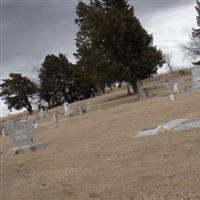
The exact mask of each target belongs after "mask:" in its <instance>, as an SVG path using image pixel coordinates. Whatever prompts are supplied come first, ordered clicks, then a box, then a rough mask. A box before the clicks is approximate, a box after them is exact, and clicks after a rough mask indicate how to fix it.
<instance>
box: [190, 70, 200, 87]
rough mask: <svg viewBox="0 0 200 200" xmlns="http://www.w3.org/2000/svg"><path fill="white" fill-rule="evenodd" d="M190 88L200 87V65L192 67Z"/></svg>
mask: <svg viewBox="0 0 200 200" xmlns="http://www.w3.org/2000/svg"><path fill="white" fill-rule="evenodd" d="M192 88H193V89H200V67H198V68H195V69H192Z"/></svg>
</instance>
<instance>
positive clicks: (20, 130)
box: [11, 120, 35, 147]
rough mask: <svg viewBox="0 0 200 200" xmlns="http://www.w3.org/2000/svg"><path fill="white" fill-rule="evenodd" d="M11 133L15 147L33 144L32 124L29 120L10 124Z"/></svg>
mask: <svg viewBox="0 0 200 200" xmlns="http://www.w3.org/2000/svg"><path fill="white" fill-rule="evenodd" d="M11 135H12V138H13V142H14V144H15V146H16V147H25V146H33V145H34V143H35V138H34V126H33V124H32V122H31V121H27V120H23V121H16V122H13V123H12V124H11Z"/></svg>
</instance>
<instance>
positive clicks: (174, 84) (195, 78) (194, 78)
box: [167, 67, 200, 100]
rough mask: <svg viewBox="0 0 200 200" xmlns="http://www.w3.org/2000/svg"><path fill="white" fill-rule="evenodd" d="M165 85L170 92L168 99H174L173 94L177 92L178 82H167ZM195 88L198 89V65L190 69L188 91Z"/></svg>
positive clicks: (199, 68) (199, 72)
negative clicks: (190, 77)
mask: <svg viewBox="0 0 200 200" xmlns="http://www.w3.org/2000/svg"><path fill="white" fill-rule="evenodd" d="M167 87H168V90H169V92H170V100H174V99H175V94H177V93H179V88H178V83H177V82H169V83H168V85H167ZM197 89H200V67H197V68H194V69H192V86H191V87H190V88H189V89H188V91H193V90H197Z"/></svg>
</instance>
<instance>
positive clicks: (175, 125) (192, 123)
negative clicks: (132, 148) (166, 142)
mask: <svg viewBox="0 0 200 200" xmlns="http://www.w3.org/2000/svg"><path fill="white" fill-rule="evenodd" d="M195 128H200V120H188V119H176V120H172V121H169V122H167V123H164V124H161V125H159V126H157V127H155V128H150V129H142V130H140V131H139V132H138V133H137V135H136V136H135V138H143V137H149V136H154V135H157V134H160V133H164V132H166V131H187V130H192V129H195Z"/></svg>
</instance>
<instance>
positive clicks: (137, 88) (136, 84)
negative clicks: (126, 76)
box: [131, 79, 146, 99]
mask: <svg viewBox="0 0 200 200" xmlns="http://www.w3.org/2000/svg"><path fill="white" fill-rule="evenodd" d="M131 86H132V88H133V91H134V94H136V95H137V96H138V98H139V99H141V98H145V97H146V95H145V92H144V89H143V85H142V81H141V80H140V79H137V80H136V81H133V82H131Z"/></svg>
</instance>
